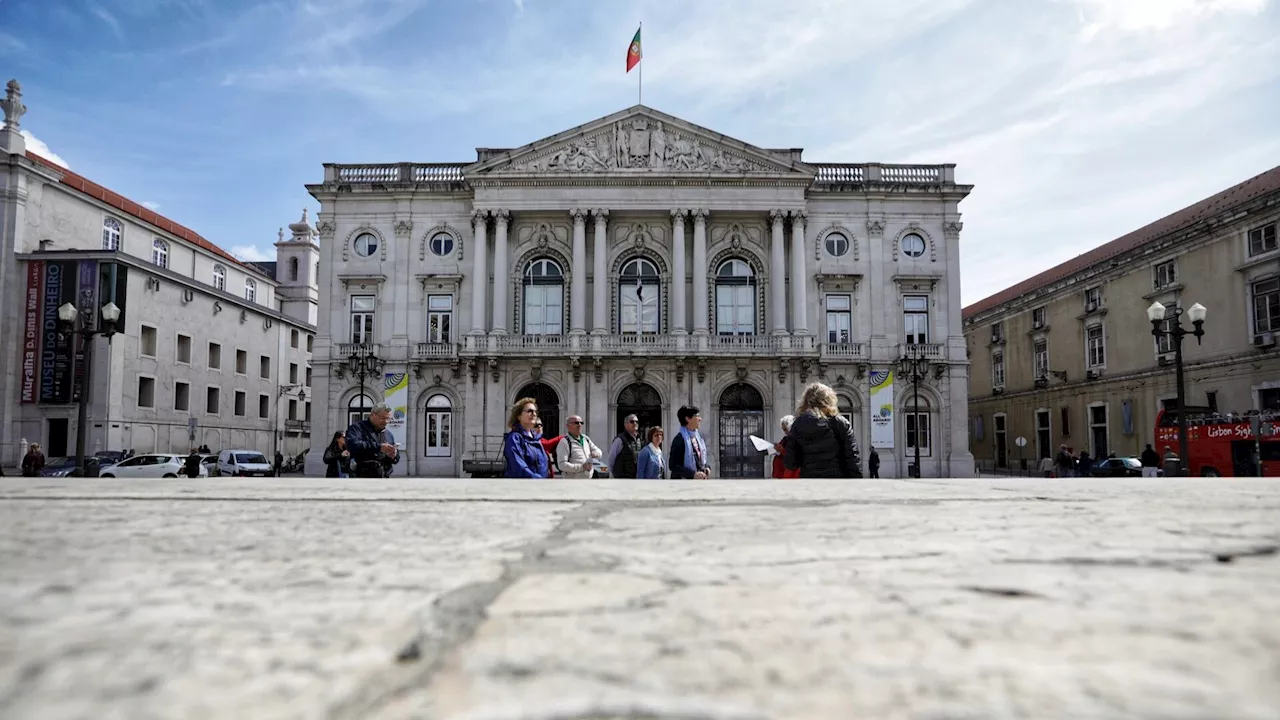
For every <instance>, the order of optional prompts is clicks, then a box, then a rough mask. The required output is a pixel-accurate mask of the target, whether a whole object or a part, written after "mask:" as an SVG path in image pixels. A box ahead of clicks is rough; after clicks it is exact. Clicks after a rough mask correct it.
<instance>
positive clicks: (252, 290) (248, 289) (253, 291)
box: [244, 278, 258, 302]
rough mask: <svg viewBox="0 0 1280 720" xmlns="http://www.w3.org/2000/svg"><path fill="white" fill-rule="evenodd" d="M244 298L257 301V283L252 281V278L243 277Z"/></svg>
mask: <svg viewBox="0 0 1280 720" xmlns="http://www.w3.org/2000/svg"><path fill="white" fill-rule="evenodd" d="M244 299H245V300H248V301H249V302H257V301H258V283H256V282H254V281H253V278H245V281H244Z"/></svg>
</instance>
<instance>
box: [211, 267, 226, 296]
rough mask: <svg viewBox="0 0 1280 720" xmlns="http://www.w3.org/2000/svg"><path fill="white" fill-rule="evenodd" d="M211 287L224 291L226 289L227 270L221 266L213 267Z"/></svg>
mask: <svg viewBox="0 0 1280 720" xmlns="http://www.w3.org/2000/svg"><path fill="white" fill-rule="evenodd" d="M213 287H214V288H216V289H218V290H224V291H225V290H226V289H227V269H226V268H224V267H222V266H221V265H214V266H213Z"/></svg>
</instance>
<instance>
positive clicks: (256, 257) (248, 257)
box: [231, 245, 276, 262]
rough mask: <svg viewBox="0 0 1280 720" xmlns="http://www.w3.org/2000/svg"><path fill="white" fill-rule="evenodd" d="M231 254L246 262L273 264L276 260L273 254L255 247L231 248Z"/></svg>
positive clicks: (238, 246)
mask: <svg viewBox="0 0 1280 720" xmlns="http://www.w3.org/2000/svg"><path fill="white" fill-rule="evenodd" d="M231 254H232V255H234V256H235V257H237V258H239V259H241V260H245V261H247V262H273V261H274V260H275V259H276V255H275V253H270V254H268V253H266V252H264V251H263V250H262V249H261V248H259V247H258V246H257V245H236V246H235V247H233V248H231Z"/></svg>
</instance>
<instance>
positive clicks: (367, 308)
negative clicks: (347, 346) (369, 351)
mask: <svg viewBox="0 0 1280 720" xmlns="http://www.w3.org/2000/svg"><path fill="white" fill-rule="evenodd" d="M377 304H378V299H377V298H376V297H374V296H373V295H352V296H351V342H353V343H356V344H366V343H372V342H373V315H374V309H375V308H376V307H377Z"/></svg>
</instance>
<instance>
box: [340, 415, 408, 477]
mask: <svg viewBox="0 0 1280 720" xmlns="http://www.w3.org/2000/svg"><path fill="white" fill-rule="evenodd" d="M389 422H391V406H389V405H387V404H386V403H378V404H377V405H374V406H373V411H372V412H370V413H369V417H368V418H366V419H364V420H361V421H359V422H356V423H354V424H353V425H352V426H351V427H349V428H347V431H346V432H345V433H343V434H344V435H345V436H346V438H347V450H348V451H349V452H350V453H351V462H352V464H353V465H354V466H355V474H356V477H362V478H381V477H384V475H383V469H382V457H383V456H386V457H388V458H391V459H392V460H395V458H396V446H395V445H393V444H391V443H388V442H387V441H386V439H385V438H384V436H383V432H382V431H383V430H386V429H387V423H389Z"/></svg>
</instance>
